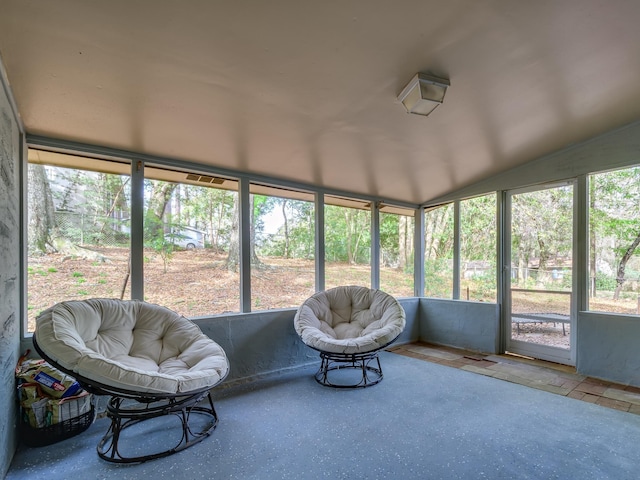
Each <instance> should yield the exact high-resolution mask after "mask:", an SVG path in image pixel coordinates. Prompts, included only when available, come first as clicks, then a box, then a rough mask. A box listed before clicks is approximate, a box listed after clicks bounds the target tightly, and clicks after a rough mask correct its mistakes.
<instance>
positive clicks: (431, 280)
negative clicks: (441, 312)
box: [424, 203, 454, 298]
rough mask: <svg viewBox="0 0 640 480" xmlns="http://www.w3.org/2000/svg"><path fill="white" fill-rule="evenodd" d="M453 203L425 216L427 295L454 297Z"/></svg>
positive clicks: (430, 211)
mask: <svg viewBox="0 0 640 480" xmlns="http://www.w3.org/2000/svg"><path fill="white" fill-rule="evenodd" d="M453 220H454V218H453V204H452V203H449V204H447V205H443V206H441V207H437V208H434V209H432V210H428V211H426V212H425V215H424V232H425V233H424V235H425V237H424V294H425V296H427V297H436V298H453V240H454V236H453V235H454V233H453Z"/></svg>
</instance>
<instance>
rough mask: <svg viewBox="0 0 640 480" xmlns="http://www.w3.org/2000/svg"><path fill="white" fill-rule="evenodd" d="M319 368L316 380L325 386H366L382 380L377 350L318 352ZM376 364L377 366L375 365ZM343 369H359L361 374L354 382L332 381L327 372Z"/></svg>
mask: <svg viewBox="0 0 640 480" xmlns="http://www.w3.org/2000/svg"><path fill="white" fill-rule="evenodd" d="M320 358H321V359H322V362H321V363H320V369H319V370H318V372H317V373H316V375H315V379H316V381H317V382H318V383H319V384H320V385H324V386H325V387H334V388H366V387H371V386H373V385H376V384H377V383H380V382H381V381H382V367H381V366H380V359H379V358H378V352H377V351H375V352H369V353H350V354H345V353H330V352H320ZM376 365H377V366H376ZM343 369H354V370H359V371H360V373H361V374H362V375H361V376H360V377H359V381H357V382H355V383H348V384H342V383H333V382H331V380H330V379H329V377H330V375H329V372H332V371H336V370H343Z"/></svg>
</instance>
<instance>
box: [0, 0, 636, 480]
mask: <svg viewBox="0 0 640 480" xmlns="http://www.w3.org/2000/svg"><path fill="white" fill-rule="evenodd" d="M0 9H1V10H0V60H1V61H0V74H1V75H0V79H1V85H2V88H1V89H0V161H1V164H0V204H1V205H2V206H3V208H2V210H1V211H0V238H1V239H2V244H1V245H2V248H1V249H0V295H1V298H2V301H1V302H0V325H1V327H0V329H1V330H0V361H1V363H2V366H3V368H2V375H3V381H2V385H3V386H2V387H1V388H2V395H0V399H1V400H0V409H2V411H4V412H6V414H5V415H3V419H2V420H1V421H0V475H3V474H4V473H5V472H6V471H7V469H8V466H9V464H10V462H11V459H12V457H13V455H14V452H15V449H16V447H17V438H16V437H17V435H16V416H17V412H16V405H15V402H14V400H13V398H14V397H13V395H14V388H13V386H14V378H13V375H14V371H13V369H14V366H15V363H16V361H17V359H18V357H19V355H20V353H21V352H23V351H25V350H26V349H28V348H30V347H31V338H30V333H29V328H28V326H27V318H28V317H29V314H30V313H29V305H28V284H27V251H26V243H27V242H26V240H27V228H26V225H27V220H26V213H27V205H28V193H29V192H27V189H26V185H27V182H26V179H27V173H28V164H29V152H32V151H37V152H42V155H43V158H45V157H46V158H48V159H49V160H46V161H45V160H42V162H43V163H47V162H49V163H48V164H52V165H58V166H64V167H66V168H76V169H86V170H95V171H99V172H107V173H109V174H115V175H127V176H128V178H129V179H130V184H131V187H130V188H131V192H132V194H131V212H132V216H131V219H132V226H131V242H130V247H129V248H130V253H131V296H132V297H133V298H144V296H145V290H144V287H145V281H149V280H146V279H145V276H144V253H143V245H144V238H143V235H144V232H143V228H142V225H143V215H142V212H143V207H144V205H143V198H144V188H145V181H146V180H149V179H151V180H154V181H156V180H160V181H167V182H182V183H185V184H187V183H190V182H191V183H190V184H195V183H198V184H202V183H203V182H205V183H207V184H208V185H210V186H214V185H215V186H216V188H218V187H219V188H222V189H226V190H225V192H226V193H228V195H231V196H233V199H234V201H235V200H237V203H236V204H235V205H236V206H237V209H238V210H237V212H238V213H237V216H236V217H234V218H237V220H238V225H237V227H238V229H239V232H240V237H239V238H240V245H239V247H240V248H239V252H238V255H239V269H238V277H239V281H238V285H237V287H238V288H237V289H236V290H237V294H238V298H239V301H238V302H237V303H238V307H237V309H236V310H237V311H234V313H230V314H224V315H219V314H215V313H216V312H211V313H210V314H208V315H205V316H198V318H197V319H196V321H197V323H198V324H199V325H200V326H201V328H202V330H203V331H204V332H205V333H206V334H207V335H210V336H211V337H212V338H215V339H216V340H219V341H220V344H221V345H222V346H223V348H224V349H225V351H226V352H227V354H228V355H229V358H230V361H231V364H232V368H233V370H232V374H231V376H230V381H240V380H247V379H251V378H255V377H257V376H262V375H268V374H272V373H274V372H278V371H284V370H288V369H292V368H297V367H299V366H301V365H306V364H308V363H313V362H316V357H315V355H313V354H311V353H309V352H308V351H307V350H306V349H305V348H304V347H303V346H302V345H300V342H298V341H297V338H296V336H295V332H294V331H293V328H292V319H293V316H294V313H295V309H294V308H285V309H275V308H274V309H266V310H261V309H260V307H259V306H256V301H255V300H256V299H255V298H253V297H252V288H254V287H255V288H257V287H256V284H257V282H255V281H254V282H253V284H252V270H251V249H250V248H249V242H250V240H249V238H250V230H251V229H250V221H251V220H250V219H251V215H252V211H251V207H250V197H251V195H252V194H264V195H271V196H273V197H278V196H279V195H280V196H283V195H284V197H286V198H288V199H295V200H299V201H304V202H308V203H307V205H312V206H313V215H312V216H311V217H310V218H312V219H313V238H314V241H315V243H314V248H315V250H314V256H313V258H314V262H315V263H314V271H313V272H312V274H311V278H312V280H311V283H312V285H311V287H310V288H311V290H322V289H324V288H326V287H327V286H329V285H330V284H331V282H333V281H334V277H331V275H332V272H331V271H328V270H327V268H326V265H325V261H324V259H325V253H326V252H325V242H328V241H329V239H330V236H329V235H328V234H329V233H330V232H328V231H326V225H325V222H324V216H325V215H326V214H327V211H328V210H327V208H325V207H328V206H339V207H341V208H354V209H358V210H359V211H365V212H367V219H368V220H367V221H368V223H367V224H366V227H364V228H360V229H359V230H358V231H359V232H362V231H366V232H368V233H369V235H370V247H369V254H370V255H369V257H368V258H369V259H370V260H369V262H368V266H367V268H368V270H367V272H368V273H369V284H370V285H371V286H372V287H375V288H378V287H380V286H384V282H385V281H386V280H385V277H384V276H381V274H380V271H381V265H380V263H381V262H380V240H381V233H380V232H381V228H380V223H381V222H380V218H381V216H382V215H385V214H388V213H390V212H391V213H393V212H396V213H397V212H401V213H402V214H404V215H405V216H409V217H410V218H412V221H413V226H414V228H413V245H415V254H414V258H413V265H411V267H412V268H410V269H409V270H410V271H411V275H413V279H412V280H413V295H412V296H408V297H405V298H402V299H401V302H402V305H403V307H404V308H405V310H406V313H407V320H408V326H407V329H406V330H405V332H404V333H403V335H402V337H401V338H400V340H399V341H400V342H412V341H417V340H424V341H428V342H433V343H438V344H443V345H451V346H456V347H460V348H466V349H470V350H476V351H482V352H494V353H498V352H504V351H506V350H508V351H514V352H519V353H522V354H526V355H532V356H538V357H541V358H550V359H552V360H554V361H560V362H563V363H567V364H570V365H575V367H576V369H577V371H578V372H579V373H583V374H585V375H590V376H594V377H598V378H603V379H606V380H610V381H615V382H619V383H623V384H630V385H635V386H640V373H639V372H640V353H638V349H637V338H640V317H638V315H637V314H636V313H620V312H615V311H606V310H600V309H596V308H594V303H593V301H591V302H590V298H589V281H590V280H589V279H590V271H589V270H590V260H589V246H590V241H589V240H590V237H589V232H590V230H589V228H590V224H589V212H590V208H591V206H590V203H589V193H590V191H589V186H590V185H593V182H595V181H596V180H597V179H598V178H600V177H598V176H599V175H604V174H605V173H606V172H608V171H618V170H621V171H626V170H630V169H633V168H636V167H637V166H638V165H640V141H639V140H638V139H640V89H638V85H639V84H640V62H638V61H637V59H638V58H640V29H638V28H637V24H638V20H640V4H639V3H637V2H627V1H622V0H612V1H610V2H605V3H603V2H600V1H597V0H569V1H565V2H551V1H549V2H542V3H540V2H524V1H516V2H514V1H510V0H498V1H496V2H477V1H474V0H461V1H458V2H449V3H446V4H445V3H442V2H441V3H437V4H436V3H435V2H434V1H431V0H428V1H424V0H406V1H403V2H399V3H398V2H393V3H391V2H373V3H372V2H369V1H364V0H362V1H359V0H356V1H352V2H329V3H327V2H324V3H323V2H316V3H315V4H313V5H309V4H302V3H300V2H294V1H283V2H278V3H277V4H273V3H271V2H259V1H249V2H237V3H234V4H233V5H231V4H225V5H221V4H220V3H218V2H210V3H206V2H199V3H198V4H197V7H195V6H189V7H187V6H186V5H185V4H183V3H179V2H155V1H154V2H152V1H150V0H143V1H140V2H135V3H131V2H103V3H83V2H65V3H60V2H45V1H35V2H21V1H17V0H16V1H14V0H12V1H8V2H3V4H2V7H0ZM418 72H424V73H427V74H429V75H430V76H435V77H437V78H439V79H440V80H441V81H444V82H445V83H450V86H449V87H448V89H447V91H446V95H445V96H444V99H443V101H442V104H439V101H440V100H442V98H440V99H439V100H438V102H437V103H438V107H437V108H436V109H435V110H434V111H433V112H432V113H431V114H429V115H428V116H424V115H415V114H410V113H407V110H406V109H405V107H404V106H403V104H402V101H401V100H402V98H399V94H400V93H401V92H402V91H403V89H404V88H405V86H407V84H408V83H409V82H410V80H411V79H412V78H414V76H415V75H416V74H417V73H418ZM54 158H55V160H54ZM194 172H196V173H197V175H196V174H195V173H194ZM557 189H564V190H562V191H563V192H568V194H570V196H571V202H569V203H567V205H569V206H568V207H567V209H565V210H564V211H563V213H562V214H561V215H559V216H560V217H561V218H564V219H566V218H567V217H568V216H570V217H571V221H570V222H568V224H569V226H570V231H569V233H568V236H567V235H565V238H569V239H570V241H569V246H570V248H571V253H572V255H571V269H572V276H571V281H570V282H569V284H568V286H567V288H569V289H570V292H571V299H572V300H571V303H570V305H569V312H568V313H569V315H570V324H569V325H568V327H569V331H570V334H569V335H568V336H569V343H568V348H565V349H563V350H562V351H558V350H554V349H540V348H537V347H535V346H531V345H527V344H522V342H520V343H519V342H518V341H517V340H514V339H513V338H512V337H511V335H510V333H511V321H510V320H511V318H510V316H511V308H512V306H513V305H512V303H513V298H512V287H513V284H512V283H511V282H512V274H511V271H510V268H509V267H510V266H511V265H512V264H517V263H514V259H513V257H512V254H514V252H515V248H516V246H515V245H516V243H514V242H512V239H513V238H514V236H515V235H518V234H519V232H517V231H514V230H513V227H514V225H516V222H515V220H514V217H513V215H512V213H513V208H514V205H515V204H516V203H517V202H516V201H517V200H518V199H522V198H525V197H526V196H528V195H530V194H532V192H557V191H560V190H557ZM486 195H489V196H491V198H492V201H493V202H494V203H493V205H494V207H495V217H493V218H494V225H495V235H493V238H494V241H495V244H494V247H493V251H494V252H495V255H494V256H493V258H492V259H490V260H489V261H492V262H494V264H495V271H494V272H493V284H494V286H493V287H492V288H493V292H492V293H491V295H492V300H491V301H482V302H476V301H466V300H465V295H464V289H463V288H462V287H461V281H462V280H465V279H469V280H471V279H473V277H474V276H477V275H476V274H471V275H469V274H468V272H467V276H468V277H470V278H465V275H464V274H463V275H461V258H460V251H459V250H460V244H461V242H460V236H461V235H465V232H464V231H463V230H461V229H460V225H461V224H460V218H466V217H464V215H465V208H466V206H467V205H468V204H467V203H465V202H467V201H469V200H470V199H473V198H476V197H478V196H486ZM221 196H222V195H221ZM225 201H227V202H228V203H229V205H231V197H227V198H226V200H225ZM445 204H452V205H453V206H454V208H453V209H452V211H453V212H454V213H453V214H452V215H453V217H452V222H451V225H452V233H451V235H450V237H451V240H452V241H451V243H450V247H451V252H452V253H451V262H450V265H451V278H450V283H448V284H447V285H446V287H447V292H449V293H448V296H447V297H446V298H433V297H432V296H430V295H429V292H428V289H429V280H428V279H427V280H425V270H426V269H425V253H424V249H425V236H426V235H427V233H428V232H425V224H426V223H427V220H425V219H428V218H429V217H428V216H429V215H431V213H430V212H433V211H434V208H435V207H438V206H440V205H445ZM283 208H284V207H283ZM436 210H437V209H436ZM456 212H457V213H456ZM546 213H548V211H547V209H545V208H539V209H538V210H537V211H536V214H537V215H536V216H533V217H532V218H536V217H537V218H542V216H543V215H544V214H546ZM543 223H544V222H543ZM546 225H547V226H548V227H549V230H550V231H552V230H553V228H552V227H551V223H548V222H547V223H546ZM338 240H340V241H344V239H338ZM474 261H476V260H474ZM478 261H480V262H486V261H487V260H478ZM476 265H477V266H478V268H484V266H485V265H486V263H478V264H476ZM630 265H634V264H633V263H631V264H630ZM462 269H464V266H463V267H462ZM473 271H474V272H476V271H477V269H475V268H474V270H473ZM462 273H464V272H462ZM486 273H487V272H484V273H483V275H486ZM566 279H567V275H564V280H566ZM254 280H255V279H254ZM295 280H296V279H295V278H293V276H292V281H295ZM335 281H337V280H335ZM221 310H224V311H226V309H224V308H221Z"/></svg>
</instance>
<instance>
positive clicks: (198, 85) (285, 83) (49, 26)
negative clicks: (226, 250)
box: [0, 0, 640, 204]
mask: <svg viewBox="0 0 640 480" xmlns="http://www.w3.org/2000/svg"><path fill="white" fill-rule="evenodd" d="M0 55H1V56H2V61H3V63H4V66H5V69H6V73H7V77H8V79H9V83H10V85H11V88H12V91H13V93H14V95H15V99H16V103H17V105H18V110H19V112H20V114H21V117H22V120H23V123H24V125H25V129H26V131H27V132H28V133H30V134H33V135H44V136H47V137H52V138H56V139H65V140H72V141H77V142H83V143H91V144H98V145H103V146H109V147H114V148H118V149H124V150H129V151H135V152H140V153H148V154H153V155H159V156H163V157H170V158H177V159H184V160H189V161H195V162H199V163H203V164H209V165H214V166H217V167H223V168H225V169H228V168H230V169H234V170H240V171H243V172H250V173H257V174H262V175H269V176H273V177H281V178H286V179H289V180H293V181H295V182H300V183H308V184H314V185H317V186H322V187H327V188H332V189H339V190H346V191H350V192H353V193H355V194H358V193H360V194H368V195H374V196H379V197H381V198H386V199H390V200H400V201H404V202H410V203H416V204H417V203H422V202H426V201H428V200H429V199H432V198H434V197H437V196H440V195H443V194H445V193H448V192H451V191H453V190H456V189H459V188H461V187H464V186H466V185H468V184H470V183H473V182H475V181H478V180H481V179H484V178H486V177H488V176H491V175H494V174H496V173H498V172H501V171H504V170H506V169H509V168H511V167H514V166H517V165H519V164H522V163H524V162H526V161H529V160H532V159H535V158H537V157H540V156H542V155H545V154H547V153H550V152H553V151H556V150H558V149H561V148H564V147H566V146H568V145H570V144H574V143H577V142H581V141H583V140H586V139H588V138H590V137H593V136H595V135H597V134H600V133H603V132H606V131H608V130H611V129H613V128H616V127H619V126H622V125H624V124H627V123H630V122H632V121H635V120H637V119H640V2H638V1H637V0H628V1H627V0H608V1H602V0H538V1H530V0H447V1H440V2H436V1H434V0H396V1H388V0H387V1H382V0H343V1H337V0H329V1H313V2H312V1H304V0H280V1H278V0H274V1H263V0H237V1H233V2H222V1H211V0H190V1H177V0H174V1H171V0H136V1H130V0H110V1H86V0H75V1H74V0H57V1H55V2H52V1H50V0H31V1H25V0H0ZM419 71H422V72H428V73H431V74H434V75H437V76H440V77H445V78H449V79H450V82H451V87H450V88H449V91H448V92H447V94H446V97H445V100H444V104H443V105H441V106H440V107H439V108H437V109H436V110H435V112H434V113H433V114H432V115H430V116H429V117H419V116H416V115H410V114H407V113H406V111H405V110H404V108H403V107H402V105H401V104H399V103H398V102H397V95H398V94H399V93H400V91H401V90H402V89H403V87H404V86H405V84H406V83H407V82H408V81H409V80H410V79H411V78H412V77H413V75H414V74H415V73H417V72H419Z"/></svg>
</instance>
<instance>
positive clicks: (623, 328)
mask: <svg viewBox="0 0 640 480" xmlns="http://www.w3.org/2000/svg"><path fill="white" fill-rule="evenodd" d="M639 340H640V317H638V316H637V315H635V316H634V315H612V314H607V313H597V312H580V313H579V314H578V325H577V340H576V344H577V345H578V350H577V352H576V369H577V371H578V373H580V374H581V375H587V376H590V377H595V378H600V379H603V380H608V381H612V382H616V383H621V384H623V385H634V386H640V347H639V345H638V341H639Z"/></svg>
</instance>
